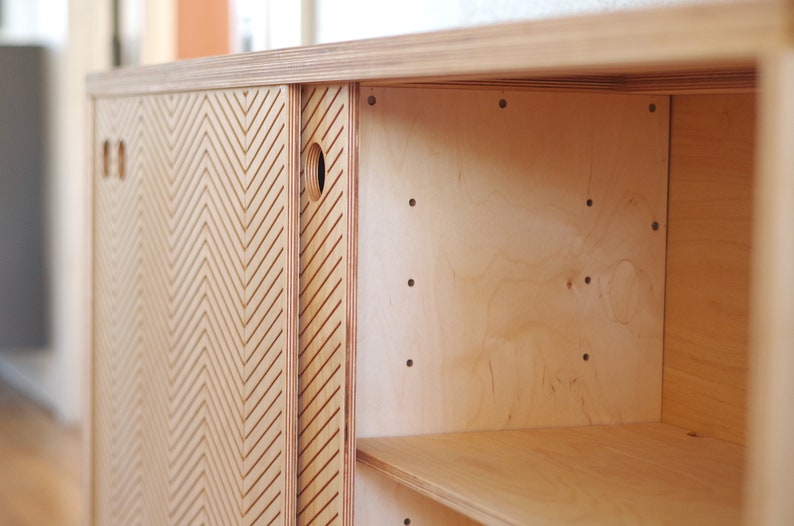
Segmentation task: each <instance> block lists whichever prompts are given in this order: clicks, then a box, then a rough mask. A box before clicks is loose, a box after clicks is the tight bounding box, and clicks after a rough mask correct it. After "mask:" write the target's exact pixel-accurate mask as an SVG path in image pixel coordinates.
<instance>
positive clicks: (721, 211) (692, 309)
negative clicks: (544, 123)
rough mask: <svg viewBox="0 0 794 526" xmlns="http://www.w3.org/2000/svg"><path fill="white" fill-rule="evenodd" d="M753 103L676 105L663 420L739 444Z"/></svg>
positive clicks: (707, 99) (714, 98)
mask: <svg viewBox="0 0 794 526" xmlns="http://www.w3.org/2000/svg"><path fill="white" fill-rule="evenodd" d="M754 134H755V96H754V95H752V94H739V95H689V96H676V97H673V103H672V119H671V140H670V200H669V210H668V218H669V230H668V246H667V299H666V306H665V350H664V394H663V402H662V420H663V421H664V422H667V423H670V424H673V425H677V426H680V427H684V428H687V429H690V430H692V431H694V432H696V433H699V434H702V435H707V436H712V437H716V438H721V439H723V440H728V441H730V442H734V443H737V444H744V443H745V427H746V426H745V418H746V409H745V408H746V404H747V367H748V349H749V341H748V338H749V335H748V326H749V295H750V283H749V279H750V259H751V249H752V246H751V237H752V214H753V181H754V177H753V163H754V160H755V152H754V150H755V147H754Z"/></svg>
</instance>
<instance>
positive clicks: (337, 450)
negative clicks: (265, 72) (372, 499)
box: [298, 85, 357, 526]
mask: <svg viewBox="0 0 794 526" xmlns="http://www.w3.org/2000/svg"><path fill="white" fill-rule="evenodd" d="M355 92H356V87H355V86H354V85H331V86H306V87H304V88H303V91H302V94H301V159H302V163H301V166H302V168H303V173H304V177H302V178H301V181H302V182H301V197H300V211H301V212H300V293H299V319H300V337H299V340H300V354H299V382H298V384H299V394H298V445H299V452H298V524H300V525H301V526H309V525H314V524H317V525H328V524H342V525H349V524H352V507H351V506H352V483H353V467H354V462H355V460H354V454H355V452H354V451H353V448H354V440H353V439H354V437H355V432H354V429H353V418H352V415H353V414H354V413H355V412H354V408H353V398H352V393H353V384H352V382H353V378H354V376H355V375H354V372H353V348H354V347H353V345H354V342H353V341H352V339H353V337H354V334H355V330H354V328H353V322H354V320H355V316H354V309H355V301H354V299H355V287H354V285H355V279H354V273H353V272H354V271H353V269H352V263H353V262H354V261H355V244H354V243H355V236H353V235H352V234H351V229H352V225H354V224H355V199H356V190H355V181H356V175H355V158H356V153H357V152H356V150H357V143H356V140H355V135H354V130H353V128H354V123H355V122H356V118H355V115H356V114H355V112H356V108H357V106H356V102H355V101H356V96H355ZM315 143H316V144H318V145H319V146H320V148H321V149H322V152H323V154H324V168H325V177H324V184H323V185H322V186H323V192H322V195H321V196H320V198H319V200H317V201H314V200H312V199H311V198H310V196H309V192H308V191H307V189H306V184H305V177H306V175H305V174H306V172H307V166H306V162H307V161H306V157H307V153H308V150H309V148H310V147H311V146H312V144H315Z"/></svg>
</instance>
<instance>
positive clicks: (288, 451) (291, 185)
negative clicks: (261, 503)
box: [283, 84, 301, 526]
mask: <svg viewBox="0 0 794 526" xmlns="http://www.w3.org/2000/svg"><path fill="white" fill-rule="evenodd" d="M300 100H301V90H300V86H299V85H296V84H291V85H289V86H288V87H287V103H288V107H289V113H288V116H287V129H286V133H287V135H288V137H287V165H288V167H289V175H288V176H287V188H288V193H289V195H290V198H289V199H287V203H286V208H287V216H288V220H287V222H286V231H287V233H286V235H287V239H286V245H287V249H288V250H289V253H290V255H291V256H290V257H291V259H292V260H291V261H290V262H289V264H288V265H287V287H286V291H287V301H286V307H287V308H286V316H287V323H288V325H289V328H288V333H289V335H290V336H289V338H288V339H287V343H286V350H287V355H288V358H287V361H286V366H285V368H284V374H285V376H286V378H287V379H288V380H287V382H288V384H290V385H291V386H292V389H291V392H290V393H289V395H288V396H287V399H286V403H287V411H288V413H289V415H290V416H289V418H288V420H287V425H286V428H285V434H286V436H287V437H290V438H289V439H288V440H286V441H285V446H284V448H285V457H286V458H285V463H284V478H285V494H284V495H283V498H284V524H285V525H286V526H295V525H296V524H297V493H298V441H297V440H295V439H294V438H295V437H297V436H298V385H297V381H296V379H297V378H298V353H299V351H300V345H299V341H298V290H299V289H300V287H299V284H298V275H299V268H298V257H297V254H298V251H299V250H300V243H299V241H298V231H299V229H300V204H299V202H298V195H299V194H300Z"/></svg>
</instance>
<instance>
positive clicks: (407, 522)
mask: <svg viewBox="0 0 794 526" xmlns="http://www.w3.org/2000/svg"><path fill="white" fill-rule="evenodd" d="M403 524H405V526H408V525H409V524H411V519H409V518H408V517H406V518H405V520H404V521H403Z"/></svg>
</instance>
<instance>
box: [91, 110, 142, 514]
mask: <svg viewBox="0 0 794 526" xmlns="http://www.w3.org/2000/svg"><path fill="white" fill-rule="evenodd" d="M96 116H97V118H96V121H95V129H96V132H97V136H98V137H100V138H103V140H101V141H100V142H99V144H98V145H97V146H98V148H96V155H95V174H96V176H95V177H96V178H95V181H96V192H95V203H96V209H95V210H96V211H95V238H96V247H97V250H96V252H95V257H96V263H95V280H96V298H95V320H96V331H95V334H94V339H95V345H96V353H95V360H94V378H95V380H94V415H93V428H94V440H93V444H94V451H95V454H96V464H95V466H96V469H95V472H94V487H95V488H97V497H98V498H97V499H95V510H94V514H95V515H94V516H95V520H96V522H97V523H99V524H144V523H145V522H144V521H143V499H142V495H143V487H144V479H145V473H144V469H143V464H142V460H143V451H144V448H145V436H144V435H145V430H144V412H145V409H144V405H145V401H144V385H143V384H144V378H143V367H142V355H143V352H144V348H143V342H142V341H141V338H140V332H139V328H140V327H141V324H142V320H143V312H144V309H143V273H142V258H143V254H142V250H141V249H142V246H143V223H142V220H141V217H142V214H143V189H142V185H141V163H142V152H141V149H142V148H141V147H142V142H141V121H140V119H141V103H140V101H139V100H134V99H122V100H109V101H101V102H99V103H97V107H96ZM122 175H123V176H124V179H123V180H122Z"/></svg>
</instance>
